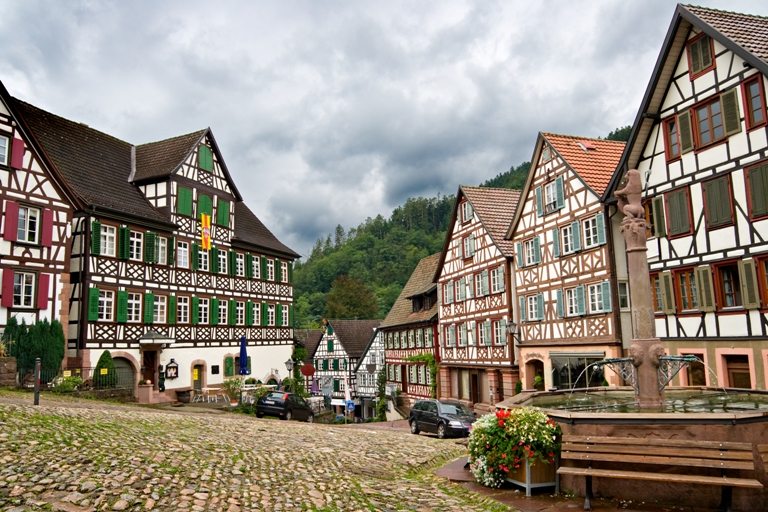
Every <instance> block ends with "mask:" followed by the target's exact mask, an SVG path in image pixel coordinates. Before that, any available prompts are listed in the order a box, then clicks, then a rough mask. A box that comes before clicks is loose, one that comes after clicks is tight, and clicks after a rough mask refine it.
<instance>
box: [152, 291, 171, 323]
mask: <svg viewBox="0 0 768 512" xmlns="http://www.w3.org/2000/svg"><path fill="white" fill-rule="evenodd" d="M167 315H168V297H166V296H165V295H155V308H154V310H153V312H152V322H153V323H155V324H164V323H165V320H166V318H167Z"/></svg>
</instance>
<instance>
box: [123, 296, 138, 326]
mask: <svg viewBox="0 0 768 512" xmlns="http://www.w3.org/2000/svg"><path fill="white" fill-rule="evenodd" d="M126 321H127V322H129V323H132V324H137V323H139V322H141V294H140V293H132V292H129V293H128V307H127V311H126Z"/></svg>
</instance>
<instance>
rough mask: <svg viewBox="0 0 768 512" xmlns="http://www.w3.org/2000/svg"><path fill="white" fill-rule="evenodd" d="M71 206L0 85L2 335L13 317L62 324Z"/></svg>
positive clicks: (63, 185) (67, 193)
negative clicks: (54, 321)
mask: <svg viewBox="0 0 768 512" xmlns="http://www.w3.org/2000/svg"><path fill="white" fill-rule="evenodd" d="M73 204H74V197H73V194H72V192H71V191H70V190H69V189H68V188H67V186H66V183H65V182H64V181H63V180H62V178H61V176H59V175H58V174H57V173H56V172H55V171H53V170H52V169H51V166H50V165H49V162H48V161H47V160H46V155H45V153H44V152H42V151H41V150H40V147H39V146H38V145H37V144H36V141H35V139H34V138H33V137H32V136H31V134H30V131H29V129H28V127H27V126H26V125H25V124H24V121H23V119H22V118H20V117H19V115H18V114H17V112H16V111H15V109H14V105H13V101H12V98H11V96H10V95H9V94H8V91H7V90H6V89H5V86H4V85H3V84H2V83H1V82H0V211H1V212H2V215H0V233H1V234H2V235H1V236H0V282H1V283H2V287H0V330H3V329H4V327H5V326H6V324H7V322H8V320H9V319H10V318H11V317H15V318H16V320H17V321H18V322H19V323H22V322H24V323H26V324H27V325H30V324H34V323H35V322H37V321H38V320H47V321H52V320H58V321H60V322H62V323H63V324H64V325H66V323H67V318H68V315H69V295H70V288H69V273H68V268H67V265H68V263H69V230H70V222H71V219H72V211H73ZM27 370H32V369H31V368H25V369H20V371H27Z"/></svg>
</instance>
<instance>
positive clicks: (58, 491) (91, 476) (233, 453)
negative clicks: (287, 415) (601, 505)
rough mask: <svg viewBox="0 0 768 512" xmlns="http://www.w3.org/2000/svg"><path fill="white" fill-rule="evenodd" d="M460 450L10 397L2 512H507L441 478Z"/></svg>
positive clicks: (184, 411)
mask: <svg viewBox="0 0 768 512" xmlns="http://www.w3.org/2000/svg"><path fill="white" fill-rule="evenodd" d="M465 450H466V449H465V447H463V446H461V445H460V444H457V443H455V442H453V441H446V440H442V441H441V440H438V439H435V438H433V437H429V436H412V435H405V434H404V433H403V432H402V431H398V430H392V429H390V430H382V429H373V428H370V429H368V428H364V426H362V427H359V428H347V427H341V426H330V425H318V424H303V423H297V422H285V421H278V420H274V419H257V418H255V417H251V416H244V415H236V414H230V413H222V412H220V411H206V410H201V409H198V408H193V407H179V408H174V409H173V410H156V409H149V408H146V407H140V406H136V405H130V404H128V405H120V404H113V403H107V402H100V401H92V400H77V399H72V398H68V397H58V396H56V395H50V394H45V395H43V396H42V398H41V405H40V406H37V407H35V406H33V405H32V395H31V394H28V393H18V392H10V391H0V509H2V510H5V511H14V512H15V511H38V510H58V511H65V512H78V511H97V510H99V511H100V510H132V511H136V510H163V511H176V510H192V511H203V510H224V511H232V512H234V511H241V510H242V511H245V510H265V511H299V510H314V511H329V512H330V511H363V510H376V511H396V510H417V511H432V510H434V511H438V510H440V511H442V510H461V511H494V512H495V511H502V510H510V508H509V507H507V506H506V505H503V504H500V503H499V502H497V501H495V500H492V499H490V498H488V497H487V496H483V495H481V494H477V493H475V492H474V491H472V490H469V489H467V488H465V487H463V486H461V485H459V484H456V483H452V482H450V481H449V480H446V479H443V478H440V477H438V476H436V475H435V474H434V470H435V469H436V468H438V467H440V466H441V465H443V464H445V463H446V462H448V461H450V460H453V459H455V458H457V457H459V456H461V455H463V454H464V453H465Z"/></svg>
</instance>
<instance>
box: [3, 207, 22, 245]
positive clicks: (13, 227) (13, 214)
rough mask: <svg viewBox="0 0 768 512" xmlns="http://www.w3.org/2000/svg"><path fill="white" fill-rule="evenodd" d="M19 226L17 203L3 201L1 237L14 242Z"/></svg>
mask: <svg viewBox="0 0 768 512" xmlns="http://www.w3.org/2000/svg"><path fill="white" fill-rule="evenodd" d="M18 228H19V205H18V204H17V203H15V202H13V201H6V202H5V222H4V223H3V238H5V239H6V240H8V241H9V242H15V241H16V239H17V236H18V231H17V230H18Z"/></svg>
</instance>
